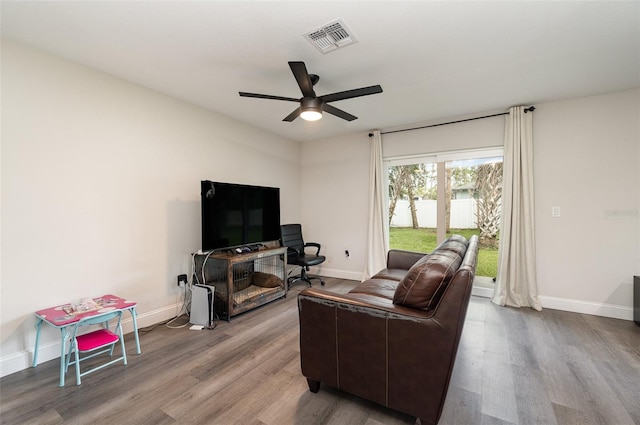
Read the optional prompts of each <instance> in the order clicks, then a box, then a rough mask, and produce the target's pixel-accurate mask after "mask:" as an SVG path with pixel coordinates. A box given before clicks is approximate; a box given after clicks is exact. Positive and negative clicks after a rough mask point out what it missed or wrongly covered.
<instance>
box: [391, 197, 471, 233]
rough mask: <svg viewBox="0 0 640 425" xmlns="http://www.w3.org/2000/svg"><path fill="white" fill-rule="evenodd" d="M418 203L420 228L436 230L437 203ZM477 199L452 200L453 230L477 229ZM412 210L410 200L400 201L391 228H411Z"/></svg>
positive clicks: (428, 200) (430, 201) (424, 201)
mask: <svg viewBox="0 0 640 425" xmlns="http://www.w3.org/2000/svg"><path fill="white" fill-rule="evenodd" d="M415 202H416V213H417V215H418V226H419V227H430V228H436V227H438V224H437V222H436V214H437V210H436V205H437V201H436V200H433V199H425V200H420V201H415ZM476 211H477V209H476V200H475V199H452V200H451V228H453V229H477V228H478V224H477V221H476ZM411 226H412V223H411V209H410V208H409V201H408V200H399V201H398V203H397V204H396V209H395V211H394V213H393V218H392V220H391V227H411Z"/></svg>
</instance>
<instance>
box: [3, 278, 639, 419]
mask: <svg viewBox="0 0 640 425" xmlns="http://www.w3.org/2000/svg"><path fill="white" fill-rule="evenodd" d="M326 281H327V288H330V289H332V290H335V291H337V292H346V291H348V290H349V289H350V288H352V287H353V286H354V285H355V284H356V282H354V281H347V280H340V279H330V278H327V279H326ZM302 288H303V286H302V285H298V286H294V287H293V288H292V289H291V291H290V292H289V294H288V296H287V298H286V299H283V300H278V301H275V302H273V303H271V304H269V305H267V306H264V307H261V308H259V309H257V310H254V311H251V312H248V313H245V314H243V315H240V316H238V317H236V318H234V319H233V320H232V321H231V323H227V322H219V323H218V326H217V328H216V329H214V330H202V331H190V330H189V329H188V327H186V328H182V329H169V328H167V327H165V326H163V325H162V326H157V327H155V328H153V329H151V330H148V331H146V332H143V333H141V344H142V354H141V355H139V356H138V355H136V354H135V344H134V343H133V339H132V338H131V337H132V335H127V342H128V349H127V351H128V357H129V364H128V365H127V366H126V367H125V366H122V365H115V366H112V367H109V368H107V369H104V370H101V371H99V372H96V373H94V374H91V375H88V376H86V377H84V378H83V383H82V385H81V386H76V385H75V379H74V376H73V372H72V371H70V372H69V374H68V375H67V381H68V384H67V386H66V387H64V388H59V387H58V367H59V363H58V361H57V360H53V361H49V362H47V363H44V364H41V365H39V366H38V367H37V368H35V369H33V368H29V369H26V370H23V371H21V372H18V373H15V374H13V375H9V376H6V377H4V378H2V379H0V385H1V388H0V400H1V401H0V422H1V423H2V424H7V425H8V424H91V425H96V424H153V425H158V424H225V425H226V424H242V425H263V424H264V425H286V424H301V425H302V424H304V425H313V424H340V425H342V424H350V425H351V424H366V425H378V424H413V423H414V422H415V418H413V417H410V416H407V415H404V414H401V413H398V412H394V411H392V410H389V409H386V408H384V407H381V406H378V405H375V404H373V403H370V402H367V401H364V400H361V399H358V398H356V397H353V396H350V395H348V394H346V393H342V392H340V391H337V390H335V389H331V388H328V387H326V386H322V387H321V389H320V391H319V392H318V393H317V394H312V393H311V392H309V391H308V388H307V384H306V380H305V379H304V378H303V377H302V375H301V374H300V361H299V348H298V317H297V306H296V296H297V294H298V293H299V292H300V290H302ZM440 424H442V425H445V424H562V425H564V424H580V425H586V424H616V425H617V424H640V326H637V325H636V324H634V323H633V322H628V321H622V320H614V319H607V318H602V317H595V316H587V315H581V314H574V313H567V312H560V311H554V310H544V311H542V312H541V313H539V312H535V311H533V310H530V309H520V310H518V309H512V308H504V307H498V306H495V305H493V304H492V303H490V302H489V300H488V299H485V298H476V297H473V298H472V300H471V304H470V306H469V312H468V314H467V321H466V324H465V328H464V332H463V335H462V341H461V343H460V349H459V352H458V357H457V362H456V367H455V369H454V374H453V377H452V381H451V385H450V387H449V393H448V396H447V401H446V405H445V408H444V413H443V415H442V418H441V420H440Z"/></svg>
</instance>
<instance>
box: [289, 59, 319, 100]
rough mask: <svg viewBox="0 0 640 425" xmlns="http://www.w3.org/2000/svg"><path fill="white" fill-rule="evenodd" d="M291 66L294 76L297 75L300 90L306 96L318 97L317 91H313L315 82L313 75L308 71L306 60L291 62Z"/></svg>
mask: <svg viewBox="0 0 640 425" xmlns="http://www.w3.org/2000/svg"><path fill="white" fill-rule="evenodd" d="M289 68H291V72H293V76H294V77H296V81H297V82H298V86H299V87H300V91H302V95H303V96H304V97H316V92H314V91H313V84H312V83H311V77H309V73H308V72H307V67H306V66H305V64H304V62H289Z"/></svg>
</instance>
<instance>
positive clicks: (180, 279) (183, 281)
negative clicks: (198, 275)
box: [178, 274, 187, 286]
mask: <svg viewBox="0 0 640 425" xmlns="http://www.w3.org/2000/svg"><path fill="white" fill-rule="evenodd" d="M180 284H183V285H186V284H187V275H186V274H181V275H178V286H180Z"/></svg>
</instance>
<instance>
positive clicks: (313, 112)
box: [239, 62, 382, 122]
mask: <svg viewBox="0 0 640 425" xmlns="http://www.w3.org/2000/svg"><path fill="white" fill-rule="evenodd" d="M289 67H290V68H291V72H293V76H294V77H295V78H296V81H297V82H298V86H299V87H300V91H302V97H301V98H300V99H294V98H292V97H282V96H272V95H268V94H258V93H246V92H239V94H240V96H243V97H257V98H259V99H273V100H285V101H288V102H298V103H300V106H298V108H296V110H295V111H293V112H292V113H290V114H289V115H287V116H286V117H285V118H284V119H283V120H282V121H288V122H291V121H293V120H295V119H296V118H298V116H300V117H301V118H302V119H304V120H307V121H316V120H319V119H320V118H322V112H323V111H324V112H328V113H330V114H331V115H335V116H336V117H338V118H342V119H343V120H347V121H353V120H356V119H358V117H356V116H354V115H351V114H349V113H348V112H345V111H343V110H341V109H338V108H336V107H335V106H332V105H329V102H335V101H338V100H344V99H351V98H354V97H360V96H368V95H370V94H376V93H382V87H380V86H379V85H375V86H369V87H362V88H359V89H353V90H346V91H341V92H337V93H331V94H325V95H324V96H316V93H315V91H313V86H314V85H315V84H316V83H317V82H318V81H319V80H320V77H318V76H317V75H315V74H309V73H308V72H307V67H306V66H305V64H304V62H289Z"/></svg>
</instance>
